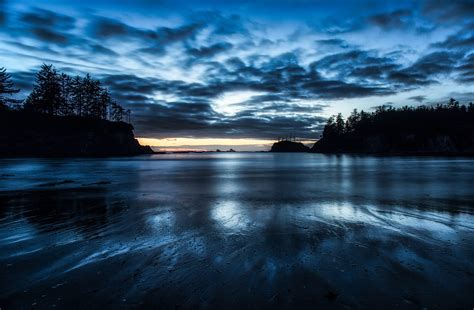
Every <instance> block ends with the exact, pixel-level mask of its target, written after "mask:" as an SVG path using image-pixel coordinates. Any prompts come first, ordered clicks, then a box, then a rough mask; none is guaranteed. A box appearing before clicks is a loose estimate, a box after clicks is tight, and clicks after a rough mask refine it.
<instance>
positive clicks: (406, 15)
mask: <svg viewBox="0 0 474 310" xmlns="http://www.w3.org/2000/svg"><path fill="white" fill-rule="evenodd" d="M411 19H412V10H408V9H400V10H396V11H393V12H389V13H381V14H376V15H372V16H369V17H368V21H369V23H371V24H373V25H376V26H378V27H380V28H382V29H400V28H403V27H406V26H408V25H410V24H411V23H412V20H411Z"/></svg>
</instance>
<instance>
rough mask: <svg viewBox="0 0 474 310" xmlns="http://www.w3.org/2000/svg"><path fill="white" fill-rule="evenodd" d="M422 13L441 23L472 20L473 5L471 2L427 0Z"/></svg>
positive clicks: (461, 0) (469, 0)
mask: <svg viewBox="0 0 474 310" xmlns="http://www.w3.org/2000/svg"><path fill="white" fill-rule="evenodd" d="M423 12H424V13H425V14H426V15H428V16H430V17H433V18H435V19H437V20H438V21H441V22H453V21H455V22H458V21H462V20H471V19H472V16H474V5H472V1H471V0H456V1H444V0H427V1H425V4H424V6H423Z"/></svg>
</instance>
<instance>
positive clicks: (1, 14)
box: [0, 0, 7, 27]
mask: <svg viewBox="0 0 474 310" xmlns="http://www.w3.org/2000/svg"><path fill="white" fill-rule="evenodd" d="M6 20H7V13H6V9H5V0H0V27H1V26H3V25H4V24H5V22H6Z"/></svg>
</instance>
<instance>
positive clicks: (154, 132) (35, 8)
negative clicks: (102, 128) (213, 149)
mask: <svg viewBox="0 0 474 310" xmlns="http://www.w3.org/2000/svg"><path fill="white" fill-rule="evenodd" d="M0 10H1V13H0V23H1V28H0V61H1V66H5V67H6V68H7V69H8V70H9V72H10V73H12V74H13V76H14V78H15V82H16V83H17V85H18V86H19V87H21V88H22V90H23V93H22V94H23V95H24V94H26V93H28V91H29V90H30V89H31V83H32V80H33V76H34V73H35V72H36V71H37V70H38V68H39V66H40V65H41V64H42V63H43V62H46V63H52V64H54V65H55V66H56V68H57V69H58V70H61V71H64V72H67V73H70V74H85V73H90V74H92V75H93V76H95V77H97V78H99V79H100V80H101V81H102V82H103V83H104V84H105V85H106V86H108V87H109V89H110V90H111V91H112V93H113V95H114V97H115V98H116V99H117V100H118V101H119V102H121V103H122V104H123V105H125V106H126V107H127V108H130V109H131V110H132V113H133V120H134V125H135V128H136V130H135V133H136V135H138V136H140V137H146V138H169V139H175V138H201V139H202V138H214V139H223V138H225V139H243V138H246V139H260V140H262V141H263V140H271V139H274V138H276V137H278V136H281V135H285V134H289V133H293V134H295V135H296V136H298V137H300V138H302V139H307V140H310V139H316V138H318V137H319V135H320V133H321V130H322V128H323V126H324V123H325V121H326V118H327V117H328V116H329V115H331V114H335V113H337V112H342V113H344V114H346V115H347V114H348V113H350V111H351V110H352V109H354V108H357V109H359V110H360V109H364V110H366V111H369V110H371V109H372V108H373V107H375V106H378V105H382V104H389V105H393V106H401V105H406V104H408V105H419V104H435V103H439V102H445V101H447V99H448V98H449V97H456V98H457V99H458V100H460V101H461V102H467V101H474V93H473V92H472V86H473V84H474V53H473V51H474V18H473V17H472V16H474V4H472V1H436V0H426V1H396V2H395V1H341V0H333V1H309V0H295V1H289V0H286V1H275V0H272V1H270V0H264V1H255V0H254V1H245V0H244V1H217V0H204V1H190V0H187V1H181V0H173V1H168V0H159V1H150V0H134V1H128V0H127V1H105V0H95V1H90V0H83V1H59V0H51V1H30V0H23V1H21V2H18V1H1V0H0Z"/></svg>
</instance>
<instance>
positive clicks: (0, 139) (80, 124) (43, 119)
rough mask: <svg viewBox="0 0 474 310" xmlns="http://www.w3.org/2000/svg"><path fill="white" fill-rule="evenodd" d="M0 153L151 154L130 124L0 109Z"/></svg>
mask: <svg viewBox="0 0 474 310" xmlns="http://www.w3.org/2000/svg"><path fill="white" fill-rule="evenodd" d="M0 132H1V133H2V134H1V135H0V157H13V156H15V157H16V156H22V157H87V156H90V157H93V156H131V155H140V154H153V153H154V152H153V150H152V149H151V148H150V147H149V146H142V145H140V143H138V141H137V140H136V139H135V137H134V134H133V126H132V125H130V124H127V123H124V122H111V121H106V120H101V119H93V118H86V117H78V116H53V115H47V114H39V113H28V112H20V111H4V110H2V111H0Z"/></svg>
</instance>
